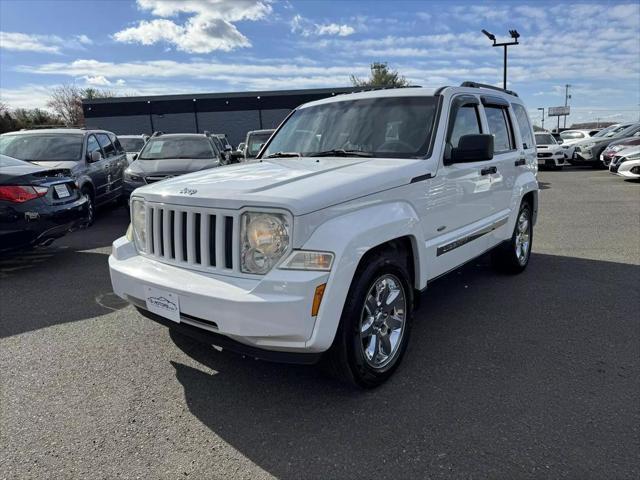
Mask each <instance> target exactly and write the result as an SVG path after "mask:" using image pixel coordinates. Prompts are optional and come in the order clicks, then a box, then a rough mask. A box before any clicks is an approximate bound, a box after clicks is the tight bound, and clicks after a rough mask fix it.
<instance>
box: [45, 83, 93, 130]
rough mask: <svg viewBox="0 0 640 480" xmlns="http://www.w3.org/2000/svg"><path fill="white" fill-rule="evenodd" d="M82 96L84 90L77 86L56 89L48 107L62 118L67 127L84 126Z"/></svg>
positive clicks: (61, 86)
mask: <svg viewBox="0 0 640 480" xmlns="http://www.w3.org/2000/svg"><path fill="white" fill-rule="evenodd" d="M82 94H83V90H82V89H81V88H79V87H77V86H76V85H60V86H59V87H54V88H53V89H52V90H51V96H50V99H49V101H48V102H47V107H49V108H50V109H51V110H53V111H54V112H55V113H56V114H57V115H58V116H59V117H60V118H62V120H63V121H64V123H65V124H66V125H77V126H81V125H84V114H83V112H82Z"/></svg>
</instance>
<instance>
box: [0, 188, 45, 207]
mask: <svg viewBox="0 0 640 480" xmlns="http://www.w3.org/2000/svg"><path fill="white" fill-rule="evenodd" d="M48 190H49V189H48V188H47V187H31V186H28V185H7V186H0V200H6V201H9V202H11V203H23V202H28V201H29V200H33V199H34V198H38V197H44V196H45V195H46V194H47V191H48Z"/></svg>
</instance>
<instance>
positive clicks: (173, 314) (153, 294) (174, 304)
mask: <svg viewBox="0 0 640 480" xmlns="http://www.w3.org/2000/svg"><path fill="white" fill-rule="evenodd" d="M145 295H146V299H145V300H146V302H147V310H149V311H150V312H152V313H156V314H158V315H161V316H163V317H165V318H168V319H169V320H172V321H174V322H178V323H180V304H179V302H178V295H176V294H175V293H171V292H167V291H166V290H160V289H159V288H155V287H145Z"/></svg>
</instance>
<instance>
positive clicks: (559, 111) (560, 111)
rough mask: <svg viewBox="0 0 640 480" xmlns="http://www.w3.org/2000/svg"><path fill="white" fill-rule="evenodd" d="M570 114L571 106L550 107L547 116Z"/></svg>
mask: <svg viewBox="0 0 640 480" xmlns="http://www.w3.org/2000/svg"><path fill="white" fill-rule="evenodd" d="M564 115H569V107H549V108H548V109H547V116H549V117H562V116H564Z"/></svg>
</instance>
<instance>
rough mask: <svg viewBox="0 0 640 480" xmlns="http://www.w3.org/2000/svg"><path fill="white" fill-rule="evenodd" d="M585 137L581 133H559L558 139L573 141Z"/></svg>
mask: <svg viewBox="0 0 640 480" xmlns="http://www.w3.org/2000/svg"><path fill="white" fill-rule="evenodd" d="M586 136H587V135H585V134H584V133H582V132H562V133H560V138H562V139H563V140H575V139H576V138H585V137H586Z"/></svg>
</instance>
